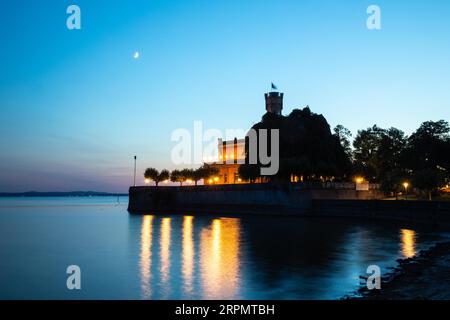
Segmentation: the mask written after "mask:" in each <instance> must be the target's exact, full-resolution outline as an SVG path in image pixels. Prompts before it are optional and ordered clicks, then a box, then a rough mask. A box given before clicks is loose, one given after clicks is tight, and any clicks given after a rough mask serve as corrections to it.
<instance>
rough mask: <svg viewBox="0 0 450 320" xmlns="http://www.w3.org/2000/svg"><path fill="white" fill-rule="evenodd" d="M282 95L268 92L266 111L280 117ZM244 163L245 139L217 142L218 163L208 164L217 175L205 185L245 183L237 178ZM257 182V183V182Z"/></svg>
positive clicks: (265, 95)
mask: <svg viewBox="0 0 450 320" xmlns="http://www.w3.org/2000/svg"><path fill="white" fill-rule="evenodd" d="M283 95H284V94H283V93H280V92H275V91H272V92H269V93H266V94H264V97H265V101H266V111H267V112H269V113H274V114H276V115H281V112H282V110H283ZM244 161H245V139H237V138H235V139H234V140H230V141H223V140H222V139H219V141H218V161H216V162H214V163H210V164H211V165H212V166H213V167H215V168H217V169H218V170H219V173H218V174H217V175H216V176H214V177H210V178H209V179H207V180H205V182H204V183H205V184H241V183H247V181H244V180H242V179H241V178H240V177H239V172H238V170H239V166H240V164H241V163H244ZM257 182H259V181H258V180H257Z"/></svg>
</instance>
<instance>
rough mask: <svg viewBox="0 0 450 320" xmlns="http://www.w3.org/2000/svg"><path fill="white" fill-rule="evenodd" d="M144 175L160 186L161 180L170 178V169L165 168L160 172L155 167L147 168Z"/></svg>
mask: <svg viewBox="0 0 450 320" xmlns="http://www.w3.org/2000/svg"><path fill="white" fill-rule="evenodd" d="M144 177H145V179H149V180H152V181H153V182H155V184H156V186H158V184H159V183H160V182H161V181H164V180H167V179H169V171H168V170H166V169H164V170H162V171H161V172H159V171H158V170H156V169H155V168H147V169H146V170H145V172H144Z"/></svg>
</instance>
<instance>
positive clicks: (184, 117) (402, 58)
mask: <svg viewBox="0 0 450 320" xmlns="http://www.w3.org/2000/svg"><path fill="white" fill-rule="evenodd" d="M71 4H76V5H78V6H79V7H80V8H81V27H82V28H81V30H68V29H67V27H66V19H67V17H68V15H67V14H66V9H67V7H68V6H69V5H71ZM371 4H376V5H378V6H380V8H381V15H382V16H381V19H382V20H381V23H382V29H381V30H378V31H374V30H368V29H367V27H366V19H367V17H368V15H367V13H366V10H367V7H368V6H369V5H371ZM449 17H450V1H447V0H440V1H439V0H434V1H425V0H414V1H410V0H408V1H406V0H389V1H387V0H372V1H365V0H345V1H344V0H342V1H336V0H305V1H302V0H292V1H291V0H202V1H197V0H195V1H190V0H184V1H176V0H141V1H139V0H126V1H125V0H71V1H65V0H58V1H55V0H29V1H23V0H14V1H2V2H1V4H0V41H1V42H0V43H1V50H0V70H1V72H0V192H8V191H11V192H13V191H14V192H15V191H29V190H36V191H55V190H61V191H69V190H98V191H111V192H126V191H127V190H128V186H129V185H130V184H131V183H132V172H133V160H132V157H133V155H135V154H136V155H137V156H138V181H139V183H141V182H142V173H143V170H144V168H145V167H147V166H153V167H156V168H158V169H162V168H168V169H173V168H174V165H173V164H172V163H171V158H170V153H171V149H172V147H173V146H174V143H173V142H171V133H172V131H173V130H175V129H177V128H186V129H189V130H193V124H194V121H196V120H200V121H203V126H204V128H205V129H206V128H218V129H221V130H225V129H227V128H231V129H233V128H236V129H248V128H249V127H251V125H252V124H253V123H255V122H258V121H259V120H260V119H261V116H262V115H263V114H264V112H265V110H264V98H263V94H264V93H265V92H267V91H268V90H269V89H270V83H271V82H274V83H275V84H276V85H277V86H278V88H279V89H280V90H281V91H283V92H284V93H285V105H284V114H288V113H289V112H290V111H292V109H294V108H299V107H304V106H305V105H309V106H310V107H311V109H312V110H313V111H314V112H316V113H321V114H323V115H324V116H325V117H326V119H327V120H328V122H329V123H330V125H331V126H332V127H334V126H335V125H337V124H342V125H344V126H346V127H347V128H349V129H350V130H351V131H352V132H353V133H354V134H356V132H357V130H358V129H362V128H366V127H369V126H371V125H373V124H378V125H379V126H382V127H391V126H394V127H398V128H400V129H403V130H404V131H405V132H406V133H407V134H410V133H411V132H413V131H414V130H415V129H416V128H417V127H418V126H419V125H420V123H421V122H423V121H426V120H439V119H446V120H449V119H450V90H449V88H450V62H449V57H450V19H449ZM136 51H138V52H139V53H140V57H139V58H138V59H134V58H133V54H134V52H136Z"/></svg>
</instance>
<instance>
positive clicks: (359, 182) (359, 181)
mask: <svg viewBox="0 0 450 320" xmlns="http://www.w3.org/2000/svg"><path fill="white" fill-rule="evenodd" d="M355 180H356V183H357V184H361V183H363V182H364V178H361V177H358V178H356V179H355Z"/></svg>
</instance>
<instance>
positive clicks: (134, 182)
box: [133, 156, 137, 187]
mask: <svg viewBox="0 0 450 320" xmlns="http://www.w3.org/2000/svg"><path fill="white" fill-rule="evenodd" d="M136 159H137V157H136V156H134V178H133V186H134V187H136Z"/></svg>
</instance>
